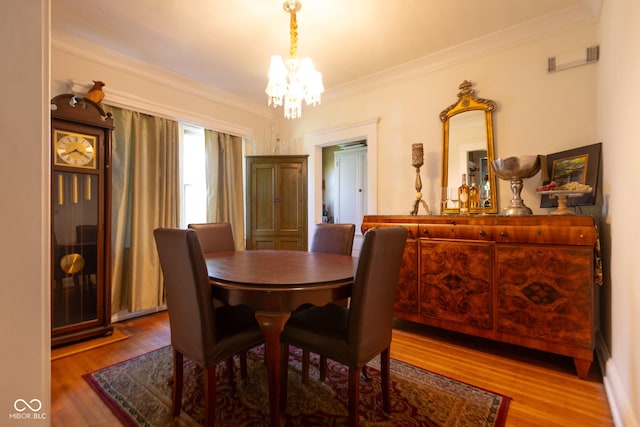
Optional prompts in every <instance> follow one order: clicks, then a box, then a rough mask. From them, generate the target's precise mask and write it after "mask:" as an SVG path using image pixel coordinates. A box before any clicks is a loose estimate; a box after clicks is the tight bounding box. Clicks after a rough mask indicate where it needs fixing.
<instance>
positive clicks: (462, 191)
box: [458, 173, 469, 215]
mask: <svg viewBox="0 0 640 427" xmlns="http://www.w3.org/2000/svg"><path fill="white" fill-rule="evenodd" d="M458 207H459V211H460V215H469V186H468V185H467V174H466V173H463V174H462V184H461V185H460V187H458Z"/></svg>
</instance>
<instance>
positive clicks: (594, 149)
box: [540, 142, 602, 208]
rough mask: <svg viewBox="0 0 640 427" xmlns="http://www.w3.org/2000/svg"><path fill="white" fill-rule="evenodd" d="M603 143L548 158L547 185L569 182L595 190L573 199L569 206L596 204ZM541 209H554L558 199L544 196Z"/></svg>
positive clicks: (562, 152) (554, 154) (555, 154)
mask: <svg viewBox="0 0 640 427" xmlns="http://www.w3.org/2000/svg"><path fill="white" fill-rule="evenodd" d="M601 150H602V143H601V142H599V143H597V144H592V145H587V146H585V147H580V148H574V149H573V150H567V151H561V152H559V153H553V154H549V155H547V156H546V167H547V176H548V177H549V180H548V181H546V182H545V184H547V183H549V182H551V181H555V182H557V183H558V186H560V185H563V184H566V183H568V182H578V183H580V184H587V185H590V186H591V188H593V191H592V192H591V193H589V194H585V195H584V196H580V197H571V198H570V199H569V200H568V204H569V205H571V206H590V205H595V204H596V191H597V188H598V176H599V174H600V152H601ZM541 196H542V198H541V199H540V207H541V208H552V207H556V206H557V205H558V201H557V199H556V198H551V197H549V195H548V194H542V195H541Z"/></svg>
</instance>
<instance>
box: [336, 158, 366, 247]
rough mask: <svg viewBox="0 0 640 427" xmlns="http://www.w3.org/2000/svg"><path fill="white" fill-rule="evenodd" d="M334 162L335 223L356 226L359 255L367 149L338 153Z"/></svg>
mask: <svg viewBox="0 0 640 427" xmlns="http://www.w3.org/2000/svg"><path fill="white" fill-rule="evenodd" d="M334 160H335V168H336V172H337V173H336V177H337V194H336V205H335V215H334V216H335V222H336V223H341V224H356V235H355V236H354V242H353V253H354V255H357V254H359V253H360V247H361V246H362V233H361V232H360V225H361V224H362V217H363V215H364V213H365V211H366V206H367V200H366V197H367V196H366V195H367V191H366V187H367V148H366V147H363V148H358V149H350V150H343V151H337V152H335V153H334Z"/></svg>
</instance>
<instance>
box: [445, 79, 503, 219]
mask: <svg viewBox="0 0 640 427" xmlns="http://www.w3.org/2000/svg"><path fill="white" fill-rule="evenodd" d="M459 89H460V92H459V93H458V102H456V103H455V104H453V105H451V106H449V107H448V108H446V109H444V110H443V111H442V112H441V113H440V120H441V121H442V188H443V189H449V191H451V189H457V188H458V187H459V186H460V184H461V178H462V175H461V174H460V176H459V177H458V178H457V179H458V180H456V181H453V182H450V179H449V169H450V168H449V159H450V158H451V153H450V149H452V147H453V146H458V145H457V144H456V143H455V141H454V142H453V143H451V141H449V135H450V129H449V128H450V125H451V118H453V117H455V116H457V118H461V116H459V115H460V114H462V113H466V112H473V111H484V119H485V120H484V122H485V123H484V124H485V126H484V127H485V131H486V133H485V137H486V151H487V159H486V169H485V170H486V172H487V175H488V183H489V188H490V197H489V199H488V202H489V206H486V207H485V208H484V209H482V208H481V207H478V208H471V209H470V210H469V212H470V213H472V214H479V213H486V214H495V213H497V212H498V202H497V200H498V199H497V197H496V190H497V188H498V187H497V185H496V183H497V181H496V177H495V174H494V173H493V169H492V168H491V166H490V165H491V162H492V161H493V160H494V159H495V152H494V147H493V111H494V110H495V109H496V103H495V102H494V101H491V100H489V99H481V98H476V97H475V96H474V94H475V91H474V90H473V89H471V82H469V81H467V80H465V81H463V82H462V83H461V84H460V86H459ZM462 173H467V176H468V175H469V172H468V169H465V170H464V171H463V172H462ZM479 181H480V182H477V185H478V187H479V190H481V187H482V185H483V177H480V180H479ZM470 183H471V181H470V179H469V178H467V184H470ZM447 198H448V197H447ZM445 201H446V200H444V197H443V200H441V205H442V210H441V212H442V213H444V214H456V213H458V208H456V207H451V203H450V202H447V205H446V206H445Z"/></svg>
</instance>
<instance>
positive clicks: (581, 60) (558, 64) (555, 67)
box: [547, 46, 600, 73]
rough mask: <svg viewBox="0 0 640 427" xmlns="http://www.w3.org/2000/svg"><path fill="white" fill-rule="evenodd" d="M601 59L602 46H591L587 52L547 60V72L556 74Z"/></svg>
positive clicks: (574, 52) (578, 51)
mask: <svg viewBox="0 0 640 427" xmlns="http://www.w3.org/2000/svg"><path fill="white" fill-rule="evenodd" d="M599 58H600V46H591V47H588V48H587V49H586V50H577V51H573V52H568V53H563V54H561V55H556V56H552V57H550V58H549V59H548V60H547V71H548V72H549V73H555V72H556V71H562V70H567V69H569V68H574V67H578V66H580V65H585V64H591V63H593V62H598V59H599Z"/></svg>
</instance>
